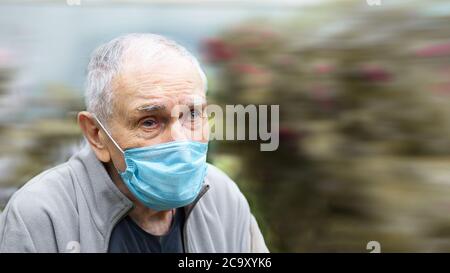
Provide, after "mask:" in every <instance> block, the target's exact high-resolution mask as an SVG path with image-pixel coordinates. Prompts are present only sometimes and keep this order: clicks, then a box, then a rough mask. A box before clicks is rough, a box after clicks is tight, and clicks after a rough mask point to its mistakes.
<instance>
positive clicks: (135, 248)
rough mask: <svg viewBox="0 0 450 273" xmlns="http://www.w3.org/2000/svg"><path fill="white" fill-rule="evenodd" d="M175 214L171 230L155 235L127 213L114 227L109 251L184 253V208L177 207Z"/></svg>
mask: <svg viewBox="0 0 450 273" xmlns="http://www.w3.org/2000/svg"><path fill="white" fill-rule="evenodd" d="M174 216H175V217H174V218H173V219H172V223H171V226H170V229H169V231H168V232H167V233H166V234H165V235H162V236H155V235H152V234H150V233H148V232H146V231H145V230H143V229H142V228H141V227H139V226H138V225H137V224H136V223H135V222H134V221H133V220H132V219H131V218H130V216H128V215H127V216H126V217H125V218H123V219H122V220H121V221H120V222H119V223H118V224H117V225H116V226H115V227H114V229H113V231H112V233H111V238H110V240H109V247H108V252H112V253H182V252H183V233H182V232H183V225H184V210H183V209H177V211H176V213H175V215H174Z"/></svg>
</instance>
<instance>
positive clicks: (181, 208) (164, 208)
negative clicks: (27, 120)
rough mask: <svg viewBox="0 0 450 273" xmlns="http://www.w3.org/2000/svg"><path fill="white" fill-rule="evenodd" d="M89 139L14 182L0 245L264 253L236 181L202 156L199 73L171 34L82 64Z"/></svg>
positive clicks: (124, 44) (121, 44) (111, 46)
mask: <svg viewBox="0 0 450 273" xmlns="http://www.w3.org/2000/svg"><path fill="white" fill-rule="evenodd" d="M87 72H88V75H87V86H86V104H87V105H86V106H87V111H83V112H80V113H79V114H78V123H79V125H80V127H81V130H82V132H83V134H84V136H85V139H86V140H87V143H88V144H86V145H85V147H84V148H83V149H81V150H80V151H79V152H78V153H77V154H75V155H74V156H73V157H72V158H71V159H69V161H67V162H66V163H64V164H62V165H60V166H57V167H55V168H53V169H50V170H47V171H45V172H43V173H42V174H40V175H38V176H36V177H35V178H33V179H32V180H31V181H29V182H28V183H27V184H26V185H25V186H23V187H22V188H21V189H20V190H19V191H18V192H16V193H15V194H14V195H13V197H12V198H11V200H10V201H9V203H8V205H7V207H6V208H5V210H4V211H3V213H2V215H1V218H0V251H1V252H151V253H156V252H172V253H173V252H267V251H268V250H267V248H266V246H265V243H264V239H263V237H262V235H261V232H260V230H259V228H258V225H257V223H256V221H255V218H254V217H253V215H252V214H251V211H250V209H249V206H248V203H247V201H246V199H245V197H244V196H243V195H242V193H241V192H240V191H239V189H238V187H237V186H236V184H235V183H234V182H233V181H232V180H230V178H228V177H227V176H226V175H225V174H224V173H223V172H221V171H220V170H218V169H217V168H216V167H214V166H212V165H209V164H207V163H206V152H207V147H208V126H207V123H208V119H207V116H206V114H205V104H206V100H205V92H206V77H205V75H204V73H203V71H202V70H201V68H200V66H199V64H198V62H197V60H196V59H195V58H194V57H193V56H192V55H191V54H190V53H189V52H187V50H186V49H184V48H183V47H181V46H180V45H178V44H176V43H175V42H173V41H171V40H169V39H167V38H164V37H161V36H158V35H153V34H129V35H125V36H122V37H119V38H116V39H114V40H112V41H110V42H108V43H106V44H104V45H102V46H100V47H99V48H98V49H97V50H96V51H95V52H94V53H93V55H92V57H91V60H90V63H89V65H88V69H87Z"/></svg>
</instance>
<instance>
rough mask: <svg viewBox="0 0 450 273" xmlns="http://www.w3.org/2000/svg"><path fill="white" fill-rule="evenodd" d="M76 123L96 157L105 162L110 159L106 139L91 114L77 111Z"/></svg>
mask: <svg viewBox="0 0 450 273" xmlns="http://www.w3.org/2000/svg"><path fill="white" fill-rule="evenodd" d="M78 125H79V126H80V128H81V130H82V131H83V134H84V136H85V137H86V139H87V141H88V142H89V145H91V148H92V150H94V152H95V155H96V156H97V158H98V159H99V160H100V161H102V162H105V163H106V162H109V161H111V154H110V152H109V150H108V146H107V145H106V142H107V139H106V137H105V134H104V132H103V131H102V130H100V129H99V127H98V125H97V122H96V121H95V119H94V117H93V115H92V114H91V113H89V112H87V111H82V112H80V113H78Z"/></svg>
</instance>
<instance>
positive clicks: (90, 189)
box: [69, 143, 210, 240]
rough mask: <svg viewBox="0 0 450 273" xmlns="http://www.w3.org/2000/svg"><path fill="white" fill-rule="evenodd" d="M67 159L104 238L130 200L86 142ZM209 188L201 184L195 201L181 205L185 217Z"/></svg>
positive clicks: (130, 202) (123, 213) (125, 212)
mask: <svg viewBox="0 0 450 273" xmlns="http://www.w3.org/2000/svg"><path fill="white" fill-rule="evenodd" d="M69 162H70V163H69V165H71V166H72V167H73V168H74V169H75V170H74V175H75V176H77V178H78V179H77V180H78V181H79V184H80V187H81V189H82V192H83V195H84V197H85V199H86V202H87V205H88V207H89V210H90V213H91V215H92V217H93V220H94V222H95V224H96V226H97V228H98V229H99V231H100V232H101V233H102V235H103V236H104V237H108V236H109V234H110V233H111V231H112V229H113V228H114V226H115V225H116V223H117V222H118V221H120V219H121V218H122V217H124V216H125V215H126V214H127V213H128V212H129V211H130V210H131V209H132V208H133V206H134V205H133V202H132V201H131V200H130V199H128V198H127V197H126V196H125V195H124V194H123V193H122V192H121V191H120V190H119V188H118V187H117V186H116V185H115V184H114V182H113V181H112V179H111V177H110V176H109V174H108V172H107V171H106V169H105V167H104V166H103V164H102V163H101V162H100V161H99V160H98V159H97V157H96V155H95V153H94V151H93V150H92V149H91V147H90V145H89V144H87V143H86V144H85V145H84V147H83V148H82V149H81V151H80V152H78V153H77V154H75V155H74V156H73V157H72V158H71V159H70V161H69ZM83 170H84V171H83ZM209 187H210V186H209V185H206V184H205V185H203V188H202V189H201V191H200V193H199V195H198V196H197V198H196V199H195V201H194V202H192V203H191V204H189V205H187V206H185V207H184V209H185V215H186V220H187V219H188V217H189V215H190V214H191V212H192V210H193V209H194V207H195V205H196V204H197V203H198V201H199V200H200V199H201V198H202V197H203V195H204V194H205V193H206V192H207V191H208V190H209ZM106 239H107V240H109V238H106Z"/></svg>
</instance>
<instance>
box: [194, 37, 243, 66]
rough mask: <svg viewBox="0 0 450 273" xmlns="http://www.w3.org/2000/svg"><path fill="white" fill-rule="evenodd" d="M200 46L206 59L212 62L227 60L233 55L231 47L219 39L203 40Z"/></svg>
mask: <svg viewBox="0 0 450 273" xmlns="http://www.w3.org/2000/svg"><path fill="white" fill-rule="evenodd" d="M202 48H203V51H204V54H205V55H206V59H207V61H209V62H212V63H214V62H221V61H227V60H230V59H232V58H233V57H234V56H235V53H234V51H233V50H232V48H231V47H230V46H228V45H227V44H226V43H225V42H224V41H222V40H220V39H215V38H211V39H207V40H205V41H204V42H203V46H202Z"/></svg>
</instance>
